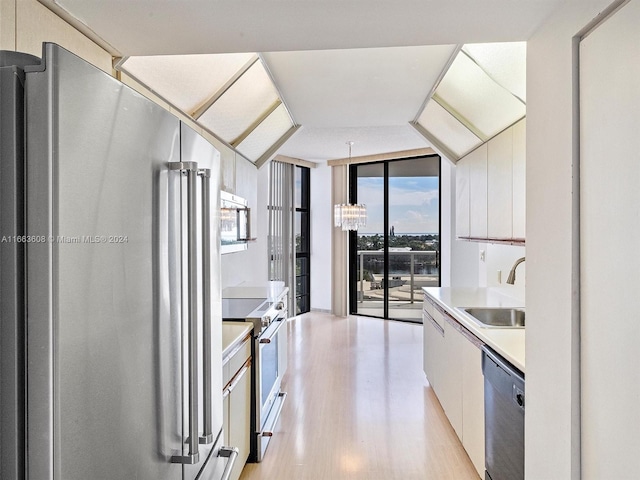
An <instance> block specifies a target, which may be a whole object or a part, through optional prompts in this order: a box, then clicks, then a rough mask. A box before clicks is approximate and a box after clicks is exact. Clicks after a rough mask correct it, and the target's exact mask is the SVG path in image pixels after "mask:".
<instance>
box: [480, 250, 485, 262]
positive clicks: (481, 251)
mask: <svg viewBox="0 0 640 480" xmlns="http://www.w3.org/2000/svg"><path fill="white" fill-rule="evenodd" d="M484 258H485V253H484V250H480V261H481V262H484Z"/></svg>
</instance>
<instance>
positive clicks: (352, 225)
mask: <svg viewBox="0 0 640 480" xmlns="http://www.w3.org/2000/svg"><path fill="white" fill-rule="evenodd" d="M347 145H349V163H351V147H352V146H353V142H347ZM333 220H334V225H335V226H336V227H341V228H342V230H344V231H347V230H358V227H364V226H366V225H367V206H366V205H364V204H362V203H359V204H350V203H341V204H339V205H334V206H333Z"/></svg>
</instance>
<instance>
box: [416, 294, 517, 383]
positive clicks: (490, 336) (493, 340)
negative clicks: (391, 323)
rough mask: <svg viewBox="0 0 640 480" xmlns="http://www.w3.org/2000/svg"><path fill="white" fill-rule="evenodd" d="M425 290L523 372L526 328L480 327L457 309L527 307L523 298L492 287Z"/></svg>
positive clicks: (467, 327)
mask: <svg viewBox="0 0 640 480" xmlns="http://www.w3.org/2000/svg"><path fill="white" fill-rule="evenodd" d="M423 290H424V292H425V293H426V294H427V295H429V297H431V298H432V299H433V300H434V301H435V302H436V303H437V304H438V305H440V306H441V307H442V308H444V309H445V310H447V311H448V312H449V313H450V314H451V316H452V317H454V318H455V319H456V320H457V321H458V322H460V324H462V325H463V326H464V327H465V328H466V329H467V330H469V331H470V332H471V333H473V334H474V335H475V336H476V337H478V338H479V339H480V340H482V341H483V342H484V343H486V344H487V345H489V346H490V347H491V348H493V349H494V350H495V351H496V352H498V353H499V354H500V355H502V356H503V357H504V358H506V359H507V360H508V361H509V362H511V363H512V364H513V365H514V366H515V367H516V368H518V369H519V370H521V371H522V372H523V373H524V371H525V364H524V360H525V357H524V333H525V329H524V328H495V327H494V328H487V327H481V326H480V325H478V323H476V322H475V321H474V320H472V319H471V318H470V317H469V316H468V315H467V314H466V313H464V312H462V311H460V310H458V307H460V308H465V307H516V308H524V303H523V302H522V301H519V300H517V299H514V298H511V297H508V296H506V295H504V294H503V293H500V292H498V291H496V290H494V289H491V288H445V287H425V288H423Z"/></svg>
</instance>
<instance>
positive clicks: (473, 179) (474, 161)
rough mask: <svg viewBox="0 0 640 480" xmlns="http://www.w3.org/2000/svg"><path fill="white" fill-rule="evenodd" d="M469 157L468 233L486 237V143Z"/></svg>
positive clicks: (476, 236) (475, 236)
mask: <svg viewBox="0 0 640 480" xmlns="http://www.w3.org/2000/svg"><path fill="white" fill-rule="evenodd" d="M468 157H469V159H468V161H469V183H470V189H469V192H470V194H469V233H470V235H469V236H471V237H474V238H486V237H487V207H488V203H487V200H488V197H487V195H488V190H487V187H488V184H487V144H484V145H480V147H478V148H477V149H476V150H474V151H473V152H471V153H470V154H469V155H468Z"/></svg>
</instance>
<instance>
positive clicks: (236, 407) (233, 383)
mask: <svg viewBox="0 0 640 480" xmlns="http://www.w3.org/2000/svg"><path fill="white" fill-rule="evenodd" d="M251 341H252V340H251V337H249V338H247V339H246V340H245V341H244V342H243V344H242V345H240V347H239V348H237V349H236V350H235V353H233V355H232V356H231V357H230V358H228V359H227V361H226V362H224V365H223V374H224V384H225V387H224V389H223V393H222V395H223V399H224V401H223V424H224V444H225V445H228V446H232V447H237V448H238V450H239V452H240V453H239V454H238V459H237V460H236V463H235V465H234V466H233V470H232V472H231V476H230V477H229V478H230V479H231V480H237V479H238V478H240V474H241V473H242V469H243V468H244V465H245V463H246V461H247V458H248V457H249V452H250V449H251Z"/></svg>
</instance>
